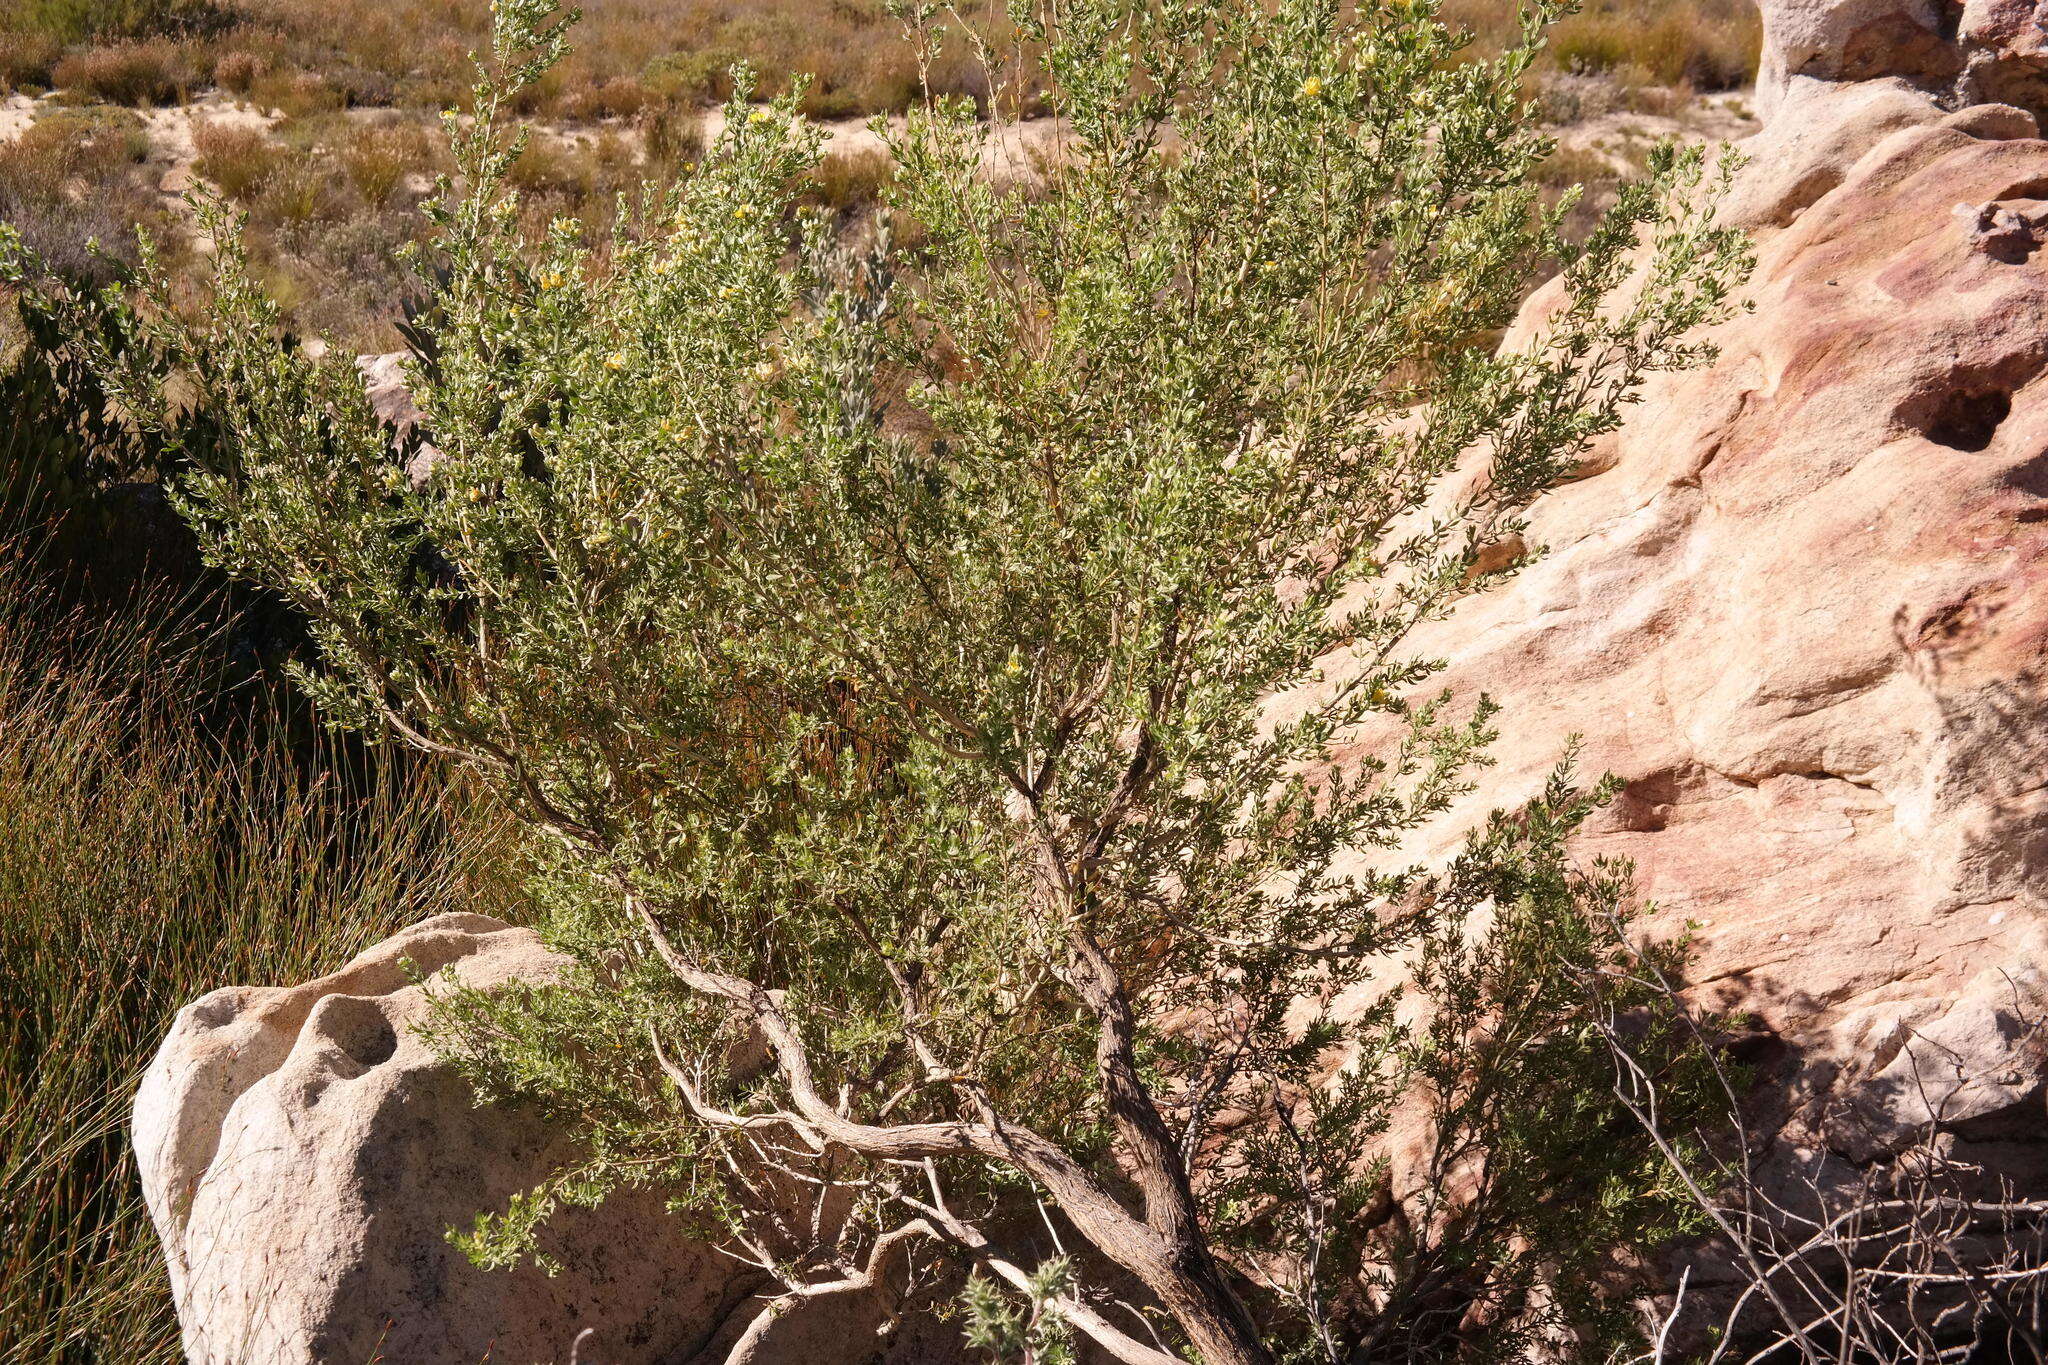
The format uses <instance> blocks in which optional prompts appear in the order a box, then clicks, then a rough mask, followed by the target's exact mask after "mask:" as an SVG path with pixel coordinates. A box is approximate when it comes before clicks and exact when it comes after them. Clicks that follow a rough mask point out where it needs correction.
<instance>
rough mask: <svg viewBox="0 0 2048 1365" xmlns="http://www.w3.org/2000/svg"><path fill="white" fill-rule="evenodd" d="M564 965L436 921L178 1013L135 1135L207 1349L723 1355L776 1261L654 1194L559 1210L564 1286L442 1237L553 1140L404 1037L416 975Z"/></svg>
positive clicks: (867, 1336) (224, 1355) (333, 1355)
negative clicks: (295, 982)
mask: <svg viewBox="0 0 2048 1365" xmlns="http://www.w3.org/2000/svg"><path fill="white" fill-rule="evenodd" d="M408 960H409V961H410V963H411V964H412V965H411V967H410V968H408V967H407V966H406V965H405V964H406V963H407V961H408ZM557 962H558V960H557V959H556V958H554V957H553V956H552V955H551V954H550V953H548V952H547V951H546V950H545V949H544V948H542V947H541V945H540V943H539V940H538V939H537V938H536V937H535V936H534V935H533V934H532V933H531V932H529V931H527V930H523V929H514V928H511V927H509V926H507V925H505V924H502V923H500V922H499V921H497V920H493V919H489V918H487V917H485V916H481V915H460V914H451V915H439V916H436V917H434V918H432V919H429V920H426V921H425V922H423V923H421V924H418V925H416V926H414V927H413V928H411V929H409V930H407V931H405V932H404V933H402V934H399V935H397V936H396V937H394V938H391V939H389V940H387V941H385V942H383V943H381V944H379V945H377V946H376V947H375V948H372V949H371V950H369V951H368V952H366V953H364V954H363V955H362V956H360V957H358V958H357V959H356V960H355V961H353V962H351V963H349V964H348V965H347V966H346V967H344V968H342V969H341V970H340V971H338V972H336V973H334V974H333V975H332V976H326V977H322V978H320V979H319V980H316V981H311V982H308V983H306V984H305V985H302V986H293V987H251V986H243V987H234V988H230V989H227V990H220V991H215V992H214V993H212V994H211V995H208V996H206V997H204V998H203V999H201V1000H198V1001H196V1002H195V1003H193V1004H192V1005H190V1006H188V1007H186V1008H185V1009H184V1010H183V1011H181V1012H180V1013H179V1015H178V1018H177V1022H176V1023H175V1024H174V1025H173V1027H172V1029H171V1033H170V1036H169V1037H168V1038H167V1039H166V1040H165V1041H164V1044H163V1047H162V1049H161V1050H160V1051H159V1052H158V1054H157V1057H156V1059H155V1061H154V1062H153V1063H152V1064H151V1066H150V1068H149V1072H148V1074H147V1076H146V1077H145V1078H144V1080H143V1083H142V1088H141V1091H140V1093H139V1094H138V1095H137V1097H136V1104H135V1120H134V1139H135V1148H136V1154H137V1156H138V1158H139V1163H140V1167H141V1171H142V1180H143V1190H144V1194H145V1197H146V1199H147V1201H148V1204H149V1210H150V1215H151V1217H152V1218H153V1219H154V1220H155V1222H156V1226H157V1230H158V1233H159V1234H160V1236H161V1238H162V1240H163V1245H164V1251H165V1256H166V1259H167V1260H168V1262H169V1265H170V1272H171V1284H172V1289H173V1292H174V1294H175V1297H176V1300H177V1305H178V1313H179V1318H180V1321H181V1322H182V1324H183V1326H184V1333H185V1349H186V1352H187V1355H188V1357H189V1359H191V1360H192V1361H193V1362H195V1365H342V1363H343V1362H348V1363H349V1365H354V1363H355V1362H368V1361H371V1360H373V1359H374V1360H388V1361H403V1362H406V1365H476V1363H477V1362H479V1361H482V1360H484V1359H486V1358H487V1357H488V1359H489V1360H490V1361H492V1362H493V1363H494V1365H499V1363H501V1362H502V1365H530V1363H532V1362H566V1361H568V1360H570V1359H571V1356H572V1351H577V1352H578V1354H577V1355H576V1358H577V1359H579V1360H580V1361H581V1362H582V1363H583V1365H600V1362H601V1363H602V1365H651V1363H652V1362H686V1361H692V1360H697V1359H709V1360H719V1359H722V1358H723V1355H724V1351H725V1348H726V1347H727V1346H729V1345H730V1344H731V1342H732V1341H733V1340H735V1339H736V1338H737V1337H738V1336H739V1335H740V1333H741V1332H743V1331H744V1330H745V1329H746V1328H747V1327H748V1326H749V1324H750V1322H751V1321H752V1320H753V1319H754V1318H755V1317H756V1316H758V1315H759V1312H760V1309H761V1306H762V1304H763V1302H765V1301H764V1300H761V1299H758V1298H755V1297H753V1296H754V1295H755V1294H756V1293H757V1292H758V1291H760V1290H762V1289H763V1288H764V1284H763V1283H762V1281H763V1277H761V1276H759V1275H758V1274H754V1273H752V1272H750V1271H748V1270H747V1269H746V1268H745V1267H743V1266H741V1265H740V1264H739V1263H738V1262H737V1261H735V1260H733V1259H731V1258H729V1257H726V1256H724V1255H722V1254H720V1253H718V1252H717V1251H715V1250H714V1249H713V1248H711V1247H708V1246H704V1245H702V1244H699V1243H693V1242H691V1241H688V1240H687V1239H684V1238H681V1237H679V1236H678V1235H677V1231H676V1226H675V1223H674V1220H673V1219H671V1218H669V1217H668V1216H667V1215H666V1214H665V1213H664V1212H663V1211H662V1209H661V1206H660V1201H659V1200H655V1199H632V1198H615V1199H614V1200H612V1201H611V1202H610V1203H608V1204H607V1205H605V1207H604V1208H602V1209H601V1210H597V1211H595V1212H588V1213H579V1212H572V1213H568V1214H565V1215H562V1216H561V1217H560V1218H559V1219H558V1226H557V1227H556V1228H555V1229H554V1231H553V1232H551V1233H550V1234H549V1243H548V1250H549V1252H550V1253H551V1254H552V1255H553V1256H554V1257H555V1259H557V1260H558V1261H560V1262H561V1263H562V1267H563V1268H562V1271H561V1273H560V1274H558V1275H556V1276H555V1277H553V1278H549V1277H548V1276H546V1275H544V1274H542V1273H541V1272H539V1271H538V1270H534V1269H531V1268H522V1269H519V1270H514V1271H501V1272H488V1273H487V1272H484V1271H481V1270H478V1269H476V1268H475V1267H473V1266H471V1265H470V1264H469V1263H468V1262H467V1261H466V1260H465V1259H464V1258H463V1256H462V1255H461V1253H460V1252H458V1251H457V1250H456V1249H455V1248H453V1247H451V1246H449V1245H448V1244H447V1242H446V1241H445V1240H444V1237H443V1233H444V1230H445V1229H446V1228H448V1227H450V1226H466V1225H467V1224H468V1223H469V1221H470V1220H471V1219H472V1218H473V1217H474V1216H475V1214H476V1213H477V1212H478V1211H479V1210H482V1209H487V1208H489V1209H495V1208H502V1207H504V1204H505V1201H506V1199H507V1197H508V1196H510V1195H511V1194H513V1193H514V1192H515V1191H520V1190H523V1189H526V1188H529V1187H531V1186H532V1185H533V1184H535V1183H536V1182H537V1181H538V1180H540V1179H541V1178H542V1177H543V1176H545V1175H546V1174H547V1173H548V1172H549V1170H550V1169H551V1160H550V1159H551V1158H552V1157H555V1156H559V1155H560V1152H559V1150H558V1149H557V1148H555V1146H554V1142H555V1138H554V1137H553V1136H552V1134H551V1133H550V1131H549V1128H548V1126H547V1124H546V1123H545V1122H544V1121H542V1120H541V1119H540V1118H539V1116H537V1115H534V1114H530V1113H524V1112H520V1111H516V1110H507V1109H498V1108H484V1109H479V1108H477V1107H475V1106H474V1104H473V1100H472V1097H471V1094H470V1092H469V1089H468V1087H467V1085H466V1084H465V1083H464V1082H463V1081H462V1080H461V1079H460V1078H459V1077H458V1076H457V1075H455V1074H454V1073H453V1072H452V1071H451V1070H450V1068H448V1067H447V1066H446V1065H445V1064H444V1063H442V1062H441V1061H440V1059H439V1058H437V1057H436V1056H435V1055H434V1054H433V1052H432V1051H431V1049H429V1048H428V1047H427V1045H426V1044H425V1043H424V1042H423V1041H422V1040H421V1039H420V1038H419V1037H418V1036H416V1035H415V1034H414V1033H413V1032H411V1030H410V1026H411V1025H412V1024H414V1023H415V1022H417V1021H418V1020H419V1019H420V1017H421V1016H422V1014H423V1013H424V1011H425V1010H426V1008H427V1005H428V996H427V992H426V990H425V989H424V988H422V987H421V986H419V985H416V984H414V974H415V973H432V972H435V971H438V970H439V969H441V968H443V967H453V968H454V970H455V972H456V974H457V975H458V976H459V977H460V978H461V979H462V980H463V981H465V982H467V983H468V984H470V985H473V986H479V987H488V986H490V985H492V984H495V983H497V982H501V981H505V980H508V979H515V978H516V979H525V980H540V979H544V978H545V977H546V976H547V975H548V974H549V973H550V972H552V971H553V970H555V969H556V966H557ZM886 1306H887V1305H886V1303H884V1302H883V1301H882V1300H880V1299H879V1298H876V1297H874V1296H869V1297H867V1298H864V1299H863V1298H858V1297H853V1296H841V1297H840V1298H839V1299H838V1300H836V1301H833V1302H831V1303H830V1304H829V1305H827V1306H826V1309H825V1310H820V1309H815V1308H814V1309H810V1310H807V1311H806V1312H805V1313H799V1314H790V1315H786V1316H783V1317H779V1318H777V1319H776V1320H774V1321H773V1322H771V1323H768V1324H765V1326H766V1327H767V1328H768V1329H770V1330H768V1331H767V1332H766V1333H762V1334H763V1335H766V1336H767V1339H768V1342H769V1349H767V1350H765V1351H764V1353H763V1355H762V1357H761V1359H762V1360H764V1361H770V1362H777V1361H779V1362H784V1365H796V1363H797V1362H801V1361H805V1360H815V1359H822V1358H823V1357H822V1356H820V1355H818V1354H817V1353H816V1351H815V1349H814V1348H815V1346H816V1343H817V1342H818V1341H821V1340H831V1341H833V1342H835V1343H836V1344H835V1349H834V1352H833V1353H832V1358H833V1359H834V1360H843V1361H849V1362H851V1361H860V1360H865V1359H869V1358H870V1357H873V1356H876V1355H879V1354H880V1352H881V1350H882V1347H883V1345H884V1343H883V1342H881V1341H880V1340H879V1339H878V1338H877V1335H876V1329H877V1327H878V1326H879V1325H880V1323H881V1321H882V1317H883V1309H884V1308H885V1307H886ZM912 1335H914V1333H913V1334H912ZM700 1353H702V1354H701V1355H700ZM896 1358H903V1357H902V1356H901V1355H899V1356H897V1357H896Z"/></svg>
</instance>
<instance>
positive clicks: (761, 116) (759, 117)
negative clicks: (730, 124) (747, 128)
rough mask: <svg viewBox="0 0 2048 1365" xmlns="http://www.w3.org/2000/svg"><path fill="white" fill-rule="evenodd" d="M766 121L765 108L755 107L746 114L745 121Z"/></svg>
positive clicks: (766, 112)
mask: <svg viewBox="0 0 2048 1365" xmlns="http://www.w3.org/2000/svg"><path fill="white" fill-rule="evenodd" d="M767 121H768V111H767V110H766V109H756V110H755V111H754V112H753V113H751V114H749V115H747V122H749V123H766V122H767Z"/></svg>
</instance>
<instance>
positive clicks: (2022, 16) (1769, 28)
mask: <svg viewBox="0 0 2048 1365" xmlns="http://www.w3.org/2000/svg"><path fill="white" fill-rule="evenodd" d="M1759 4H1760V6H1761V8H1762V10H1763V19H1764V40H1763V51H1762V54H1761V58H1760V61H1759V66H1758V71H1757V106H1758V110H1759V112H1760V113H1761V114H1762V115H1763V116H1764V118H1765V119H1766V120H1767V121H1770V120H1776V119H1777V118H1778V117H1779V116H1780V114H1781V113H1782V112H1783V110H1784V109H1785V107H1786V106H1787V105H1788V104H1789V103H1790V102H1792V100H1793V99H1794V98H1795V97H1796V95H1797V92H1798V89H1799V87H1800V86H1801V85H1802V84H1811V83H1814V82H1854V81H1865V80H1873V79H1877V78H1880V77H1899V78H1903V79H1904V80H1906V81H1908V82H1910V83H1911V84H1913V85H1915V86H1918V87H1919V88H1921V89H1923V90H1927V91H1929V92H1933V93H1938V94H1940V95H1942V96H1943V98H1944V102H1945V103H1946V104H1947V105H1948V107H1951V108H1953V107H1956V106H1958V105H1964V104H1972V103H1986V102H2002V103H2007V104H2014V105H2018V106H2020V107H2022V108H2026V109H2030V110H2034V111H2039V110H2041V109H2042V107H2043V106H2044V104H2048V4H2044V3H2042V0H1965V3H1963V4H1962V5H1960V6H1957V5H1955V4H1952V3H1950V2H1949V0H1759ZM1959 9H1960V13H1958V10H1959Z"/></svg>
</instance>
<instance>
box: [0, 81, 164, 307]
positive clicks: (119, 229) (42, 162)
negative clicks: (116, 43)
mask: <svg viewBox="0 0 2048 1365" xmlns="http://www.w3.org/2000/svg"><path fill="white" fill-rule="evenodd" d="M148 153H149V139H148V136H147V134H146V133H145V132H144V129H143V125H142V120H141V119H139V118H137V117H136V116H135V115H134V114H133V113H131V112H130V111H128V110H126V109H110V108H104V107H89V108H82V109H53V110H50V111H48V112H46V113H44V114H43V116H42V117H41V118H39V119H37V120H36V122H35V123H34V124H32V125H30V127H29V128H28V130H27V131H26V132H24V133H23V134H22V135H21V136H20V137H19V138H16V139H15V140H14V141H13V142H12V143H8V144H0V224H10V223H11V224H12V225H13V226H14V227H15V229H16V230H17V231H18V232H19V233H20V234H21V235H22V236H23V237H24V238H25V239H27V241H28V243H29V245H30V246H31V247H32V248H34V249H35V250H36V251H37V252H38V253H40V254H41V255H42V256H43V257H44V258H45V259H46V260H47V261H49V262H50V263H51V265H52V266H53V267H54V268H55V269H56V270H58V271H59V272H60V273H62V274H64V275H66V276H68V277H71V278H74V279H91V280H96V281H101V282H104V281H106V280H109V279H111V278H112V277H113V275H114V274H115V273H117V272H118V269H119V267H120V265H121V264H123V263H125V264H131V265H132V264H133V263H134V262H135V259H136V254H135V228H136V226H137V225H138V224H154V225H156V226H158V227H159V228H160V229H161V228H163V227H164V226H166V225H163V224H161V223H158V222H157V220H158V219H159V218H160V216H161V215H160V211H159V206H158V203H157V200H156V197H155V195H154V194H153V192H152V187H151V186H149V185H147V184H144V183H142V181H143V177H142V176H141V175H140V174H139V170H140V167H141V164H142V162H143V160H144V158H145V157H146V156H147V155H148ZM160 235H161V236H165V237H169V236H170V235H171V234H169V233H163V232H160ZM167 245H169V243H168V242H167ZM102 251H103V252H104V253H105V254H101V253H102Z"/></svg>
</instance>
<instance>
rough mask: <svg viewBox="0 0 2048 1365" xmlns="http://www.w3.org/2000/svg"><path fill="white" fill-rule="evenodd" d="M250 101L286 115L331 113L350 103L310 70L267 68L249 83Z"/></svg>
mask: <svg viewBox="0 0 2048 1365" xmlns="http://www.w3.org/2000/svg"><path fill="white" fill-rule="evenodd" d="M248 95H249V102H250V103H251V104H254V105H256V106H257V107H258V108H260V109H267V110H271V111H273V112H275V113H278V114H281V115H283V116H284V117H286V118H304V117H306V116H308V115H311V114H321V113H329V112H331V111H333V110H336V109H339V108H341V107H342V106H343V105H344V104H346V103H347V99H346V97H345V96H344V95H343V94H342V92H341V91H340V90H337V89H336V88H335V87H334V86H333V85H332V84H330V83H329V82H328V81H327V80H326V79H324V78H323V77H321V76H318V75H315V74H314V73H313V72H310V71H266V72H264V73H262V74H260V75H258V76H256V77H255V78H254V79H252V80H251V81H250V83H249V91H248Z"/></svg>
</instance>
